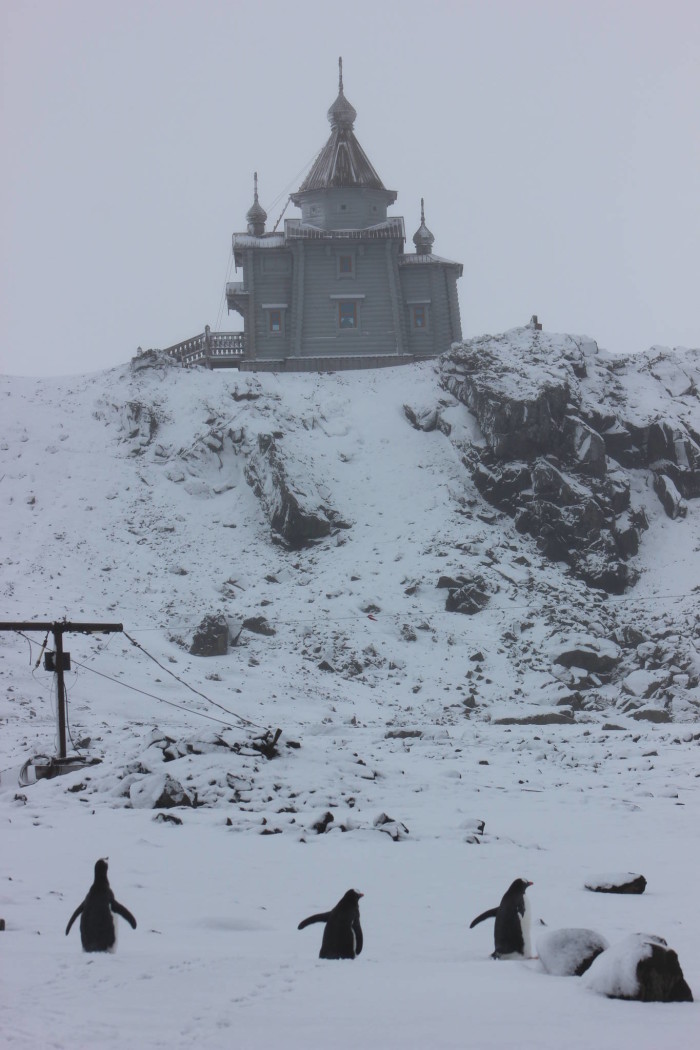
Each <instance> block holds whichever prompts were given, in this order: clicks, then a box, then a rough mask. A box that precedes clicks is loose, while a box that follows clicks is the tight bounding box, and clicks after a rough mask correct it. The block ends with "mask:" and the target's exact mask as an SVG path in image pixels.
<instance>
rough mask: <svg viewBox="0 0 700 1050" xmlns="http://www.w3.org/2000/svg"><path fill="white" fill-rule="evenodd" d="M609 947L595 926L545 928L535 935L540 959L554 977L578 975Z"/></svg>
mask: <svg viewBox="0 0 700 1050" xmlns="http://www.w3.org/2000/svg"><path fill="white" fill-rule="evenodd" d="M608 947H609V945H608V942H607V941H606V939H605V937H602V936H601V935H600V934H599V933H596V932H595V930H585V929H576V928H573V929H563V930H545V932H543V933H541V934H540V935H539V937H538V938H537V954H538V955H539V958H540V962H541V963H542V966H543V967H544V969H545V970H546V971H547V973H551V974H553V975H554V976H555V977H580V976H581V975H582V974H584V973H585V972H586V970H587V969H588V968H589V967H590V965H591V963H592V962H593V960H594V959H596V958H597V957H598V956H599V955H600V953H601V952H604V951H605V949H606V948H608Z"/></svg>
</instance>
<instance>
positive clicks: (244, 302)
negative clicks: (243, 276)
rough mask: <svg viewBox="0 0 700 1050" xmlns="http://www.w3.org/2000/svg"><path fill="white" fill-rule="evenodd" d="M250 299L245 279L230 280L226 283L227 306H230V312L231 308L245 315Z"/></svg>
mask: <svg viewBox="0 0 700 1050" xmlns="http://www.w3.org/2000/svg"><path fill="white" fill-rule="evenodd" d="M249 299H250V293H249V292H247V291H246V290H245V288H244V286H243V281H229V282H228V284H227V285H226V306H227V307H228V310H229V313H230V312H231V310H235V311H236V313H238V314H241V316H242V317H245V312H246V310H247V308H248V302H249Z"/></svg>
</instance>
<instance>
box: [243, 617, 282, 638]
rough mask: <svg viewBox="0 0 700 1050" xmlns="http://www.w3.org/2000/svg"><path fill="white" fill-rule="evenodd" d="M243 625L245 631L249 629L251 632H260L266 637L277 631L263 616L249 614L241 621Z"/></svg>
mask: <svg viewBox="0 0 700 1050" xmlns="http://www.w3.org/2000/svg"><path fill="white" fill-rule="evenodd" d="M243 627H244V628H245V630H246V631H251V632H252V633H253V634H262V635H264V636H265V637H266V638H271V637H272V636H273V635H274V634H276V633H277V632H276V631H275V629H274V627H272V626H271V625H270V624H269V623H268V621H267V620H266V619H265V617H264V616H249V617H248V619H246V620H244V621H243Z"/></svg>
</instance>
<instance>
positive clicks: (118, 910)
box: [112, 901, 136, 930]
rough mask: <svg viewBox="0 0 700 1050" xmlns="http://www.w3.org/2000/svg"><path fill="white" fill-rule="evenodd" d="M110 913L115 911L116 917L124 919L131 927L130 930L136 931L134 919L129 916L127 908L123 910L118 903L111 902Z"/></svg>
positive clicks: (121, 905)
mask: <svg viewBox="0 0 700 1050" xmlns="http://www.w3.org/2000/svg"><path fill="white" fill-rule="evenodd" d="M112 911H115V912H116V913H117V915H121V917H122V919H126V921H127V922H128V923H129V926H131V928H132V930H135V929H136V919H135V918H134V916H133V915H132V914H131V912H130V911H129V909H128V908H125V907H124V905H123V904H120V903H119V901H112Z"/></svg>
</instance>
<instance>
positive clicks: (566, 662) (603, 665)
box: [553, 638, 622, 674]
mask: <svg viewBox="0 0 700 1050" xmlns="http://www.w3.org/2000/svg"><path fill="white" fill-rule="evenodd" d="M621 655H622V654H621V653H620V650H619V649H618V647H617V645H615V643H614V642H606V641H604V640H602V639H595V638H591V639H587V640H585V641H580V642H576V643H574V644H572V645H567V646H566V647H565V648H563V649H560V650H559V651H558V652H556V653H555V655H554V658H553V663H555V664H561V666H562V667H581V668H583V670H584V671H592V672H593V673H594V674H607V673H608V672H610V671H612V670H613V669H614V668H615V667H616V666H617V664H618V663H619V662H620V658H621Z"/></svg>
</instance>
